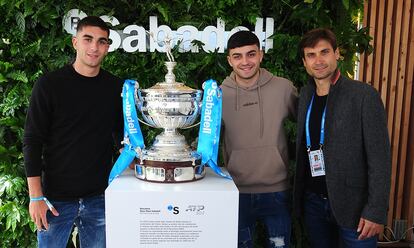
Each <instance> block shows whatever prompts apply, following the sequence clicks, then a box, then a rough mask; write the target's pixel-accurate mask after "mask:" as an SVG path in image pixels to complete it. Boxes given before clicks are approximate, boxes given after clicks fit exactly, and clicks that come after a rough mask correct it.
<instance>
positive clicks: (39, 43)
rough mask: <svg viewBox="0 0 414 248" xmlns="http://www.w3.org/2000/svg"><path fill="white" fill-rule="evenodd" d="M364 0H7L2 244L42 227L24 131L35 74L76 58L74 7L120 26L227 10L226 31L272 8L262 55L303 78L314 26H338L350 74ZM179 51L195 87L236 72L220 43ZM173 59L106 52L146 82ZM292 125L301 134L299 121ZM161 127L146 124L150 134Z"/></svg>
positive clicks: (0, 146)
mask: <svg viewBox="0 0 414 248" xmlns="http://www.w3.org/2000/svg"><path fill="white" fill-rule="evenodd" d="M362 6H363V0H273V1H269V0H250V1H237V0H205V1H202V0H170V1H168V0H163V1H126V0H120V1H113V0H112V1H108V0H102V1H93V0H77V1H73V0H69V1H63V3H62V1H57V0H48V1H40V0H0V20H1V22H2V23H1V25H0V247H32V246H35V245H36V241H35V228H34V225H33V223H31V221H30V217H29V215H28V211H27V207H28V197H27V188H26V187H27V185H26V179H25V176H24V168H23V157H22V144H21V140H22V134H23V126H24V121H25V112H26V108H27V105H28V101H29V97H30V94H31V88H32V86H33V83H34V82H35V81H36V80H37V79H38V78H39V76H41V75H42V74H44V73H45V72H48V71H51V70H54V69H56V68H58V67H61V66H62V65H64V64H66V63H69V62H70V61H71V60H72V59H73V58H74V50H73V48H72V46H71V37H70V35H68V34H67V33H66V32H65V31H64V30H63V27H62V18H63V16H64V15H65V14H66V13H67V11H68V10H70V9H80V10H82V11H84V12H85V13H86V14H87V15H98V16H101V15H109V16H114V17H116V18H117V19H118V20H119V21H120V24H119V25H118V26H117V27H114V28H113V29H118V30H120V29H123V28H124V27H125V26H127V25H131V24H137V25H139V26H143V27H144V28H145V29H146V30H148V28H149V26H148V25H149V16H157V17H158V25H163V24H165V25H168V26H169V27H171V29H173V30H176V29H177V28H178V27H180V26H183V25H193V26H195V27H197V28H198V29H199V30H203V29H204V28H205V27H206V26H209V25H212V26H216V25H217V18H219V17H220V18H222V19H223V20H224V21H225V23H226V30H227V31H228V30H230V29H232V28H233V27H235V26H239V25H242V26H246V27H248V28H250V29H253V28H254V24H255V22H256V17H263V18H266V17H272V18H274V21H275V28H274V35H273V37H272V38H273V40H274V45H273V49H272V50H270V51H269V52H268V53H266V54H265V58H264V61H263V64H262V65H263V67H265V68H267V69H269V70H270V71H271V72H273V73H274V74H276V75H278V76H282V77H286V78H288V79H290V80H291V81H293V82H294V83H295V85H296V86H298V87H300V86H301V85H303V83H304V82H305V81H306V73H305V71H304V69H303V66H302V62H301V60H300V58H299V56H298V52H297V44H298V41H299V40H300V37H301V35H302V34H303V33H304V32H306V31H307V30H309V29H312V28H315V27H332V28H333V29H334V31H335V33H336V34H337V36H338V40H339V46H340V50H341V54H342V56H343V61H342V62H341V63H340V68H341V70H342V72H348V73H351V74H352V71H353V66H354V62H355V58H356V57H355V52H356V51H359V52H364V51H370V49H371V48H370V47H369V44H368V43H369V40H370V38H369V36H368V35H367V30H366V29H359V30H357V27H356V21H357V19H358V18H357V17H356V16H357V13H358V11H359V10H361V8H362ZM198 44H199V43H198ZM173 54H174V56H175V58H176V60H177V61H178V62H179V65H178V66H177V68H176V75H177V81H182V82H186V83H187V85H189V86H190V87H193V88H201V84H202V82H203V81H204V80H206V79H208V78H214V79H216V80H217V81H222V80H223V79H224V77H225V76H226V75H228V74H229V72H230V67H229V66H228V65H227V60H226V55H225V54H222V53H217V52H211V53H206V52H204V51H203V50H201V49H200V52H199V53H179V52H178V51H177V49H174V50H173ZM165 59H166V56H165V54H164V53H149V52H147V53H138V52H137V53H126V52H124V51H123V50H122V49H118V50H116V51H115V52H112V53H110V54H109V55H108V56H107V58H106V60H105V62H104V64H103V67H104V68H105V69H107V70H109V71H111V72H113V73H114V74H116V75H118V76H120V77H121V78H131V79H137V80H138V81H139V82H140V84H141V86H142V87H145V88H146V87H149V86H151V85H152V84H153V83H156V82H159V81H162V80H163V77H164V74H165V69H164V65H163V62H164V61H165ZM286 127H287V129H288V131H289V133H290V136H291V139H293V137H294V130H295V127H294V124H292V123H288V124H287V125H286ZM156 132H157V131H156V130H150V129H148V128H144V133H145V138H146V141H147V143H149V141H150V140H152V138H153V137H154V135H155V134H156ZM195 133H196V131H194V130H191V131H186V135H187V136H192V137H194V135H195ZM295 233H296V235H295V237H294V241H293V244H294V246H295V247H302V245H301V243H302V242H300V241H297V240H298V239H301V238H300V232H299V230H295ZM298 233H299V234H298ZM298 235H299V236H298ZM295 240H296V241H295Z"/></svg>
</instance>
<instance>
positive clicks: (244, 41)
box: [227, 30, 260, 51]
mask: <svg viewBox="0 0 414 248" xmlns="http://www.w3.org/2000/svg"><path fill="white" fill-rule="evenodd" d="M250 45H256V46H257V47H258V48H259V49H260V42H259V38H257V36H256V35H255V34H254V33H253V32H251V31H247V30H242V31H238V32H236V33H234V34H233V35H232V36H230V38H229V40H228V41H227V51H230V49H233V48H237V47H242V46H250Z"/></svg>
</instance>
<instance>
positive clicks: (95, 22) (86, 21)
mask: <svg viewBox="0 0 414 248" xmlns="http://www.w3.org/2000/svg"><path fill="white" fill-rule="evenodd" d="M87 26H93V27H98V28H101V29H102V30H104V31H106V32H107V33H108V37H109V27H108V25H106V23H105V22H104V21H103V20H102V19H101V18H100V17H98V16H87V17H85V18H83V19H81V20H80V21H79V22H78V26H77V27H76V32H80V31H82V29H83V28H84V27H87Z"/></svg>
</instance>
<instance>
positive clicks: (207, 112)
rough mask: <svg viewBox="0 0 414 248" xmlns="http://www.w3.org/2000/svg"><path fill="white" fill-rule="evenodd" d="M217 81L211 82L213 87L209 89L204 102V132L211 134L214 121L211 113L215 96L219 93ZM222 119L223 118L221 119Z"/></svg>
mask: <svg viewBox="0 0 414 248" xmlns="http://www.w3.org/2000/svg"><path fill="white" fill-rule="evenodd" d="M216 89H217V83H216V82H214V83H212V84H211V89H208V90H207V96H206V99H205V100H206V101H205V102H204V104H205V106H204V116H203V126H202V128H203V129H202V132H203V133H205V134H211V122H212V121H213V119H212V117H211V115H212V110H213V107H214V98H213V96H214V95H216V94H217V91H216ZM219 121H221V120H219Z"/></svg>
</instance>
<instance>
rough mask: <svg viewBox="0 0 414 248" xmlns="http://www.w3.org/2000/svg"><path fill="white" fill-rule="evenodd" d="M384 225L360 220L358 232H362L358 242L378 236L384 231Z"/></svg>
mask: <svg viewBox="0 0 414 248" xmlns="http://www.w3.org/2000/svg"><path fill="white" fill-rule="evenodd" d="M383 228H384V227H383V225H381V224H377V223H375V222H372V221H369V220H367V219H364V218H360V219H359V224H358V229H357V232H360V235H359V236H358V240H362V239H367V238H371V237H372V236H375V235H378V234H380V233H381V232H382V230H383Z"/></svg>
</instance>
